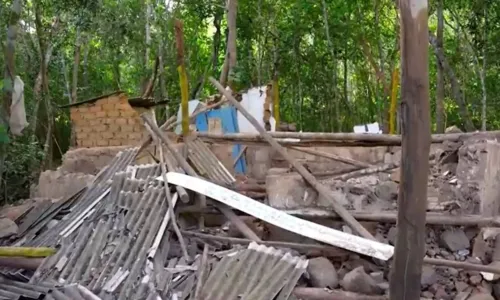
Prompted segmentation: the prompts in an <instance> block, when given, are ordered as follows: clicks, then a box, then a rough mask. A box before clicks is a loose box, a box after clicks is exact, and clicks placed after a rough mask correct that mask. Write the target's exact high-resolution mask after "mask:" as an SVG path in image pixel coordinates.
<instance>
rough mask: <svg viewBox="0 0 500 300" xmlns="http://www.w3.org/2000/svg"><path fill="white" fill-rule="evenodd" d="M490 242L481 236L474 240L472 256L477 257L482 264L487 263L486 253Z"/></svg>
mask: <svg viewBox="0 0 500 300" xmlns="http://www.w3.org/2000/svg"><path fill="white" fill-rule="evenodd" d="M488 248H489V246H488V242H487V241H485V240H484V239H483V236H482V235H481V234H479V235H477V236H476V237H475V238H474V240H473V245H472V256H473V257H477V258H479V259H480V260H481V262H484V261H486V253H487V252H488Z"/></svg>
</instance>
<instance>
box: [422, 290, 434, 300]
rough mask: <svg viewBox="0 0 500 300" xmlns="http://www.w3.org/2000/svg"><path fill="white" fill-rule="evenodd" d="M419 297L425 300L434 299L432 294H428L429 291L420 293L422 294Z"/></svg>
mask: <svg viewBox="0 0 500 300" xmlns="http://www.w3.org/2000/svg"><path fill="white" fill-rule="evenodd" d="M420 296H422V297H423V298H426V299H434V294H433V293H431V292H429V291H425V292H422V294H420Z"/></svg>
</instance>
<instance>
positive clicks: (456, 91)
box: [429, 32, 475, 131]
mask: <svg viewBox="0 0 500 300" xmlns="http://www.w3.org/2000/svg"><path fill="white" fill-rule="evenodd" d="M429 43H430V44H431V45H432V47H433V49H434V54H435V55H436V57H437V60H438V61H439V63H440V64H441V65H442V66H443V70H444V71H445V72H446V74H447V75H448V78H449V79H450V84H451V90H452V93H453V97H454V98H455V101H456V103H457V105H458V108H459V113H460V117H461V118H462V122H463V123H464V128H465V130H466V131H474V130H475V128H474V124H472V121H471V119H470V117H469V111H468V109H467V104H466V102H465V98H464V96H463V93H462V91H461V89H460V84H459V83H458V79H457V77H456V75H455V72H454V71H453V69H452V68H451V66H450V65H449V63H448V60H447V59H446V56H445V55H444V52H443V51H442V49H440V48H439V47H437V39H436V36H434V34H433V33H432V32H429Z"/></svg>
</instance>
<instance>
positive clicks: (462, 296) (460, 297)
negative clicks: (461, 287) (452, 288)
mask: <svg viewBox="0 0 500 300" xmlns="http://www.w3.org/2000/svg"><path fill="white" fill-rule="evenodd" d="M471 292H472V289H468V290H466V291H463V292H460V293H458V294H457V295H456V296H455V298H453V300H467V298H468V297H469V295H470V293H471Z"/></svg>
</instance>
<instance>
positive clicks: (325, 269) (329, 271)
mask: <svg viewBox="0 0 500 300" xmlns="http://www.w3.org/2000/svg"><path fill="white" fill-rule="evenodd" d="M307 272H308V273H309V278H310V281H311V284H312V286H313V287H319V288H326V287H328V288H331V289H335V288H337V287H338V285H339V279H338V275H337V271H336V270H335V267H334V266H333V264H332V263H331V262H330V260H328V259H327V258H325V257H317V258H313V259H310V260H309V265H308V266H307Z"/></svg>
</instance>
